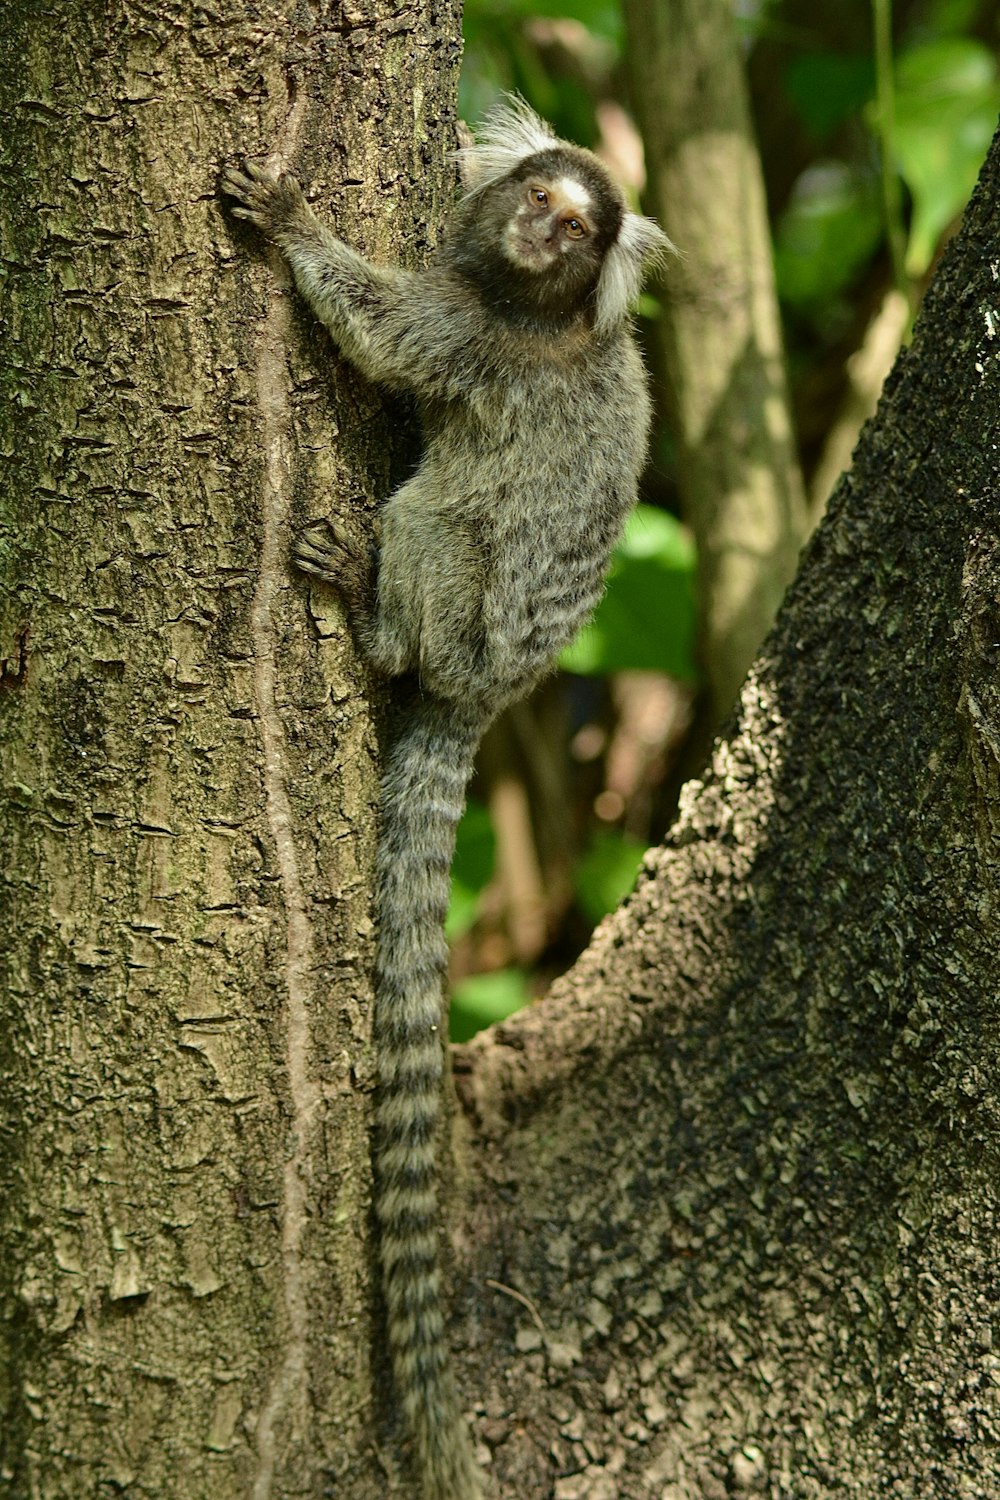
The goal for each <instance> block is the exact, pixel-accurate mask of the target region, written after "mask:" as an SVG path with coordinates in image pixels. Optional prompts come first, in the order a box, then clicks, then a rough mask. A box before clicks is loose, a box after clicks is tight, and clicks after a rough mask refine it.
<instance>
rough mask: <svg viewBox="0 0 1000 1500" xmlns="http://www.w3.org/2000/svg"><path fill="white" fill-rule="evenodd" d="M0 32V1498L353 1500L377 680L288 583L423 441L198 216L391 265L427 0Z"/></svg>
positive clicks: (49, 20) (430, 131) (94, 19)
mask: <svg viewBox="0 0 1000 1500" xmlns="http://www.w3.org/2000/svg"><path fill="white" fill-rule="evenodd" d="M4 33H5V34H4V44H3V49H2V51H0V116H2V118H3V120H4V130H3V134H4V141H3V145H2V147H0V151H2V153H3V155H2V161H3V166H2V174H3V175H2V181H3V184H4V194H3V202H2V205H0V209H2V224H0V243H2V257H0V263H2V266H3V274H4V275H5V277H6V281H7V285H6V293H7V303H6V313H5V316H6V319H7V324H6V335H7V336H6V338H5V340H4V343H3V346H2V350H0V361H2V364H0V368H2V380H3V385H4V400H3V402H2V403H0V413H2V415H0V421H2V422H3V436H2V440H0V451H2V453H3V455H4V465H3V481H2V491H0V521H2V524H3V531H2V536H0V579H2V584H0V708H2V711H3V723H2V739H0V751H2V761H0V766H2V782H0V784H2V788H3V793H4V796H3V797H2V799H0V847H2V848H3V850H4V859H3V872H2V876H0V892H2V897H3V904H2V917H3V927H4V933H5V942H4V949H5V951H4V968H5V973H4V985H5V1019H4V1025H3V1028H2V1031H0V1036H2V1039H3V1040H2V1044H0V1093H2V1097H3V1099H4V1119H3V1129H2V1135H0V1181H2V1185H3V1205H4V1208H3V1214H2V1217H0V1304H2V1315H0V1329H2V1333H0V1370H2V1375H0V1475H2V1479H0V1489H2V1491H3V1493H4V1494H9V1495H11V1496H12V1497H21V1496H28V1495H29V1494H30V1495H31V1496H33V1497H39V1500H55V1497H66V1500H82V1497H90V1496H96V1495H99V1494H100V1495H103V1494H109V1493H111V1492H115V1493H117V1492H119V1491H122V1492H125V1493H127V1494H129V1495H134V1496H140V1495H146V1496H152V1497H157V1500H169V1497H178V1500H192V1497H198V1496H206V1495H209V1494H211V1495H213V1496H216V1497H218V1500H224V1497H230V1496H231V1497H233V1500H237V1497H238V1500H248V1497H253V1500H266V1497H271V1496H279V1495H280V1496H284V1497H287V1496H293V1495H302V1496H305V1495H309V1496H314V1495H320V1494H328V1493H333V1492H334V1490H336V1493H337V1495H338V1496H343V1497H348V1500H351V1497H358V1500H370V1497H372V1496H376V1495H384V1494H385V1493H386V1490H387V1488H388V1487H389V1486H390V1479H388V1478H387V1477H386V1473H385V1470H384V1467H383V1462H384V1459H383V1456H382V1455H380V1453H379V1438H380V1427H381V1426H382V1425H383V1424H384V1420H385V1417H386V1415H387V1413H386V1412H384V1411H383V1410H381V1409H379V1407H378V1403H377V1398H376V1396H375V1395H374V1394H373V1393H374V1392H376V1391H377V1390H378V1388H379V1383H380V1378H381V1363H380V1362H381V1354H378V1355H377V1358H376V1365H375V1369H374V1370H373V1366H372V1350H373V1349H376V1350H378V1347H379V1335H378V1322H377V1318H376V1316H375V1313H376V1300H375V1299H376V1293H375V1291H374V1284H373V1277H372V1269H371V1268H372V1264H373V1255H372V1251H371V1246H370V1228H371V1226H370V1214H369V1201H370V1200H369V1194H370V1184H369V1167H368V1134H369V1123H370V1108H369V1106H370V1100H371V1084H372V1077H373V1065H372V1057H371V1049H370V1041H369V1017H370V1008H369V1003H368V1002H369V994H370V988H369V986H370V981H369V974H370V965H371V958H372V939H373V930H372V923H371V920H370V915H369V910H370V908H369V895H370V876H371V857H372V849H373V828H374V808H373V802H374V791H373V789H374V788H375V786H376V785H377V779H376V767H375V765H374V758H375V742H374V735H373V730H372V723H371V720H370V717H369V714H368V710H367V708H366V695H367V694H368V692H369V688H370V684H369V683H368V682H367V681H366V679H365V677H364V675H363V673H362V671H361V669H360V668H359V666H358V665H357V662H356V660H355V657H354V654H353V651H352V649H351V647H350V644H349V642H348V640H347V638H346V635H345V632H344V629H343V625H342V621H341V618H340V616H339V615H337V616H336V617H331V618H329V619H322V618H315V617H310V615H309V614H308V612H307V607H306V600H307V591H306V589H305V588H304V587H303V586H301V585H300V583H299V582H298V581H297V580H296V578H295V577H294V576H293V574H292V571H291V569H290V567H289V563H288V555H289V538H290V534H291V530H292V529H293V527H294V526H296V525H299V524H301V523H303V522H305V521H306V520H308V519H310V518H314V517H317V516H319V515H323V514H325V513H328V512H330V511H331V510H334V509H335V508H336V507H337V506H338V505H339V506H344V505H346V504H348V503H349V504H351V505H352V506H368V505H371V504H372V503H373V502H374V499H375V497H376V496H381V495H384V494H385V493H386V491H387V490H388V489H389V488H390V486H391V484H392V481H393V471H394V467H398V466H399V464H400V463H402V462H405V461H406V460H407V459H408V458H409V457H410V456H411V455H412V444H413V431H412V424H411V423H409V421H408V419H407V416H406V413H405V411H402V410H397V411H395V412H393V413H391V414H389V415H388V416H387V413H386V410H385V407H384V404H383V402H382V400H381V398H380V397H379V395H378V394H377V393H376V392H374V391H373V390H371V388H369V387H365V386H364V385H363V383H362V382H361V381H359V380H357V379H356V378H354V377H353V376H352V375H351V374H350V373H349V372H347V371H346V370H344V369H343V368H342V367H341V366H340V365H339V363H338V361H337V357H336V354H335V351H334V350H333V349H332V346H331V345H330V343H329V342H328V341H327V340H326V339H325V338H324V337H322V336H321V335H320V334H319V333H317V331H316V330H315V329H314V328H313V327H312V326H311V324H310V320H309V319H308V318H307V317H304V316H302V315H300V312H299V310H298V308H297V306H296V305H295V303H294V301H293V299H292V297H291V294H290V291H289V288H288V286H287V284H284V285H280V286H279V284H278V282H277V280H276V274H275V269H274V267H273V266H268V265H267V264H266V263H265V262H264V260H263V258H262V256H261V254H260V251H259V246H258V243H257V241H256V240H255V237H254V236H253V235H252V234H250V233H248V232H247V231H246V230H245V229H243V228H240V227H238V226H236V225H235V223H234V222H233V221H232V220H228V219H226V218H225V217H224V216H223V214H222V213H221V211H220V208H219V204H218V200H217V197H216V188H217V182H218V176H219V172H220V169H221V167H222V166H223V165H224V164H226V163H235V162H237V161H239V160H240V159H241V157H242V155H243V154H244V153H248V154H251V155H256V156H257V157H258V159H260V158H263V157H265V156H266V157H267V159H268V160H269V161H270V162H271V163H274V164H280V165H282V166H290V167H293V168H294V170H295V171H296V173H297V174H298V175H299V176H300V177H301V178H302V180H303V181H304V182H305V184H306V186H307V189H309V190H311V191H313V192H314V193H315V196H316V197H317V199H318V200H319V201H320V204H321V206H322V207H323V208H324V210H327V211H329V212H331V213H332V215H333V216H334V217H335V220H336V222H337V224H338V225H339V226H340V228H341V229H342V230H343V232H344V234H345V237H347V238H349V239H351V240H352V241H353V242H354V243H356V244H358V245H359V246H360V247H362V248H365V249H366V250H368V251H369V252H371V253H372V254H373V255H375V256H376V257H378V256H385V257H386V258H399V257H402V258H403V259H405V260H408V261H409V262H410V263H419V262H420V261H421V260H422V259H423V258H424V256H425V254H426V252H427V250H428V246H429V244H430V242H431V241H432V240H433V237H434V234H435V232H436V230H437V227H438V224H439V222H440V218H441V215H442V212H443V210H444V208H445V206H446V205H447V204H448V203H449V202H450V200H451V196H452V192H453V186H454V173H453V169H452V167H451V166H450V165H449V164H448V162H447V159H446V153H447V151H448V150H449V149H450V148H451V147H452V146H453V145H454V107H453V106H454V90H455V83H456V69H457V60H458V50H459V49H458V42H457V37H458V6H457V4H456V3H452V0H440V3H439V0H428V3H426V4H417V5H416V6H412V5H410V6H407V7H402V6H399V5H393V3H392V0H362V3H361V4H360V5H356V6H354V7H353V8H349V9H348V11H347V13H346V15H345V14H342V13H341V11H340V8H339V7H337V6H334V5H330V4H327V3H326V0H317V3H314V4H311V5H309V6H305V5H300V6H293V7H289V6H285V5H282V4H278V3H276V0H265V3H264V4H262V5H257V6H254V7H249V8H248V7H247V6H245V5H243V4H238V3H235V0H222V4H221V6H219V5H217V6H215V7H214V8H212V9H211V10H204V9H201V8H199V7H191V6H176V5H173V4H168V3H167V0H154V3H152V4H150V5H146V6H144V7H142V8H141V10H140V11H136V10H135V8H134V7H126V6H124V5H122V4H120V3H118V0H114V3H110V4H108V5H102V6H93V5H90V4H86V3H84V0H71V3H70V0H67V3H65V4H61V5H59V6H50V7H39V6H38V5H36V4H31V3H28V0H13V3H10V4H8V5H7V6H6V8H5V11H4ZM400 430H402V431H403V433H404V436H403V438H402V439H401V440H394V438H393V433H394V432H396V431H400ZM394 1447H395V1445H394V1444H393V1443H392V1442H387V1443H386V1444H385V1449H386V1453H388V1454H391V1453H393V1451H394Z"/></svg>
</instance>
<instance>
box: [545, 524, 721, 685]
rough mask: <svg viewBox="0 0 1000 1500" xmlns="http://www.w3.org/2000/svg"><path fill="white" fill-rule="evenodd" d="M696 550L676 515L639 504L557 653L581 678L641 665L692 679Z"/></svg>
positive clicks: (566, 667) (693, 677) (639, 668)
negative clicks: (583, 621) (589, 603)
mask: <svg viewBox="0 0 1000 1500" xmlns="http://www.w3.org/2000/svg"><path fill="white" fill-rule="evenodd" d="M694 570H695V555H694V543H693V541H692V540H691V533H690V532H689V531H688V530H687V528H686V527H685V526H682V525H681V523H680V521H678V520H677V518H676V517H675V516H672V515H670V514H669V513H668V512H667V511H663V510H655V509H654V508H653V507H652V506H651V505H638V506H636V508H635V510H634V511H633V513H632V515H631V516H630V517H629V519H628V522H627V524H626V527H625V535H624V536H623V537H622V539H621V542H620V543H619V544H618V546H617V548H616V549H615V553H614V557H613V559H612V563H611V571H610V573H609V574H608V586H607V591H606V593H605V595H604V598H603V599H602V600H601V603H600V604H599V605H598V608H597V612H596V614H595V615H594V618H593V619H592V620H591V621H590V622H589V623H588V624H587V625H585V626H584V627H583V629H582V630H581V631H580V634H579V635H578V636H577V638H576V640H575V641H574V642H573V643H572V645H570V646H568V647H567V648H566V650H565V651H564V652H563V654H562V656H561V658H560V662H559V664H560V666H561V667H562V668H563V669H564V670H565V671H567V672H577V673H579V674H580V675H582V676H595V675H597V674H601V675H607V674H609V673H611V672H622V671H627V670H630V669H631V670H646V671H658V672H667V673H669V675H670V676H671V677H678V678H680V679H681V680H682V681H685V682H694V681H695V679H696V677H697V670H696V668H695V663H694V632H695V595H694Z"/></svg>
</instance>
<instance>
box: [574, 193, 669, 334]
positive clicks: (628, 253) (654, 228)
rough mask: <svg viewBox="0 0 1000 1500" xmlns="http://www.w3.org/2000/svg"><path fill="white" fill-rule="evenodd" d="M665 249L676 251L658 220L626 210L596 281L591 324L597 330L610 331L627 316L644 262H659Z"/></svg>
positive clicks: (640, 280) (640, 286)
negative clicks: (592, 321)
mask: <svg viewBox="0 0 1000 1500" xmlns="http://www.w3.org/2000/svg"><path fill="white" fill-rule="evenodd" d="M668 253H673V254H674V255H676V254H677V249H676V247H675V246H674V245H673V244H672V243H671V241H670V240H668V239H667V236H666V235H665V234H664V233H663V230H662V229H661V228H660V227H659V225H658V224H654V223H653V221H652V219H644V218H643V217H642V215H641V214H633V213H626V215H625V217H624V219H623V220H622V227H621V229H620V230H619V231H618V238H617V239H616V240H615V243H614V244H613V245H612V246H611V249H610V250H609V251H608V253H607V255H606V256H605V257H604V265H603V266H602V267H601V274H600V278H599V280H598V282H597V315H596V317H595V319H594V327H595V328H596V329H597V332H598V333H609V332H610V331H611V330H612V329H613V328H614V327H615V326H616V325H617V324H619V323H621V322H622V321H623V319H624V318H625V317H627V315H628V310H629V308H630V307H631V306H632V303H633V302H634V301H635V299H636V298H637V297H638V295H639V292H640V290H641V288H642V276H643V270H644V267H645V266H646V264H647V262H653V263H658V262H660V261H662V260H663V258H664V257H665V256H666V255H667V254H668Z"/></svg>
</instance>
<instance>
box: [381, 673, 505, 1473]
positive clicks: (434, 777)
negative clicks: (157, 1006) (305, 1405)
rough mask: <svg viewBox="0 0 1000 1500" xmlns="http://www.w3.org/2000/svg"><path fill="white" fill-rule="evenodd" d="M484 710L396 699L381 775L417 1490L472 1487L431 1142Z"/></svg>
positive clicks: (393, 1214)
mask: <svg viewBox="0 0 1000 1500" xmlns="http://www.w3.org/2000/svg"><path fill="white" fill-rule="evenodd" d="M482 727H483V721H482V715H481V713H480V712H478V711H474V710H473V709H472V708H471V707H465V706H459V705H457V704H455V703H452V702H449V701H447V700H445V699H442V698H437V697H434V696H433V695H431V694H418V693H414V694H413V695H412V696H408V697H407V701H406V703H405V707H404V706H403V705H402V704H400V705H399V707H398V709H397V712H396V715H395V723H394V725H393V728H392V732H391V734H390V742H389V748H388V756H387V761H386V767H385V772H384V775H383V780H382V832H381V838H380V841H379V850H378V903H379V911H378V917H379V948H378V969H377V975H376V1001H375V1034H376V1044H377V1052H378V1060H379V1103H378V1122H377V1144H376V1152H375V1168H376V1207H377V1214H378V1218H379V1223H380V1228H381V1242H382V1268H383V1277H384V1286H385V1298H386V1303H387V1311H388V1328H389V1337H390V1343H391V1348H392V1365H393V1375H394V1378H395V1384H396V1389H397V1392H398V1393H399V1397H400V1399H401V1400H402V1403H403V1408H404V1415H405V1418H406V1426H407V1429H408V1431H409V1434H410V1437H411V1439H412V1441H413V1444H414V1449H415V1456H416V1466H417V1469H418V1472H419V1473H420V1478H421V1482H422V1486H423V1491H422V1493H423V1497H424V1500H479V1496H480V1494H481V1490H480V1487H479V1481H478V1479H477V1477H476V1470H475V1465H474V1462H473V1458H472V1449H471V1444H470V1441H469V1437H468V1433H467V1431H466V1429H465V1425H464V1422H463V1421H462V1417H461V1413H460V1410H459V1406H458V1398H457V1394H456V1390H455V1385H454V1382H453V1380H452V1376H451V1370H450V1365H449V1356H448V1349H447V1345H446V1342H445V1334H444V1313H443V1309H442V1299H441V1274H440V1267H439V1257H438V1219H439V1215H438V1192H437V1149H438V1142H439V1136H440V1133H441V1088H442V1070H443V1062H444V1047H445V1037H444V1022H445V1015H446V1012H445V1009H444V1000H443V993H442V988H443V979H444V972H445V967H446V964H447V958H448V949H447V944H446V941H445V936H444V921H445V915H446V913H447V909H448V898H449V893H450V872H451V860H452V854H453V852H454V848H455V828H456V825H457V823H458V820H459V818H460V817H461V814H462V809H463V807H464V804H465V788H466V784H467V782H468V779H469V776H470V774H471V771H472V762H473V757H474V755H475V751H476V746H477V744H478V742H479V738H480V734H481V732H482Z"/></svg>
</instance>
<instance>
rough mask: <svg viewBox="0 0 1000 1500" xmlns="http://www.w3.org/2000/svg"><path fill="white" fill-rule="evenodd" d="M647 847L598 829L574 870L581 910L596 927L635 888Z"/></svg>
mask: <svg viewBox="0 0 1000 1500" xmlns="http://www.w3.org/2000/svg"><path fill="white" fill-rule="evenodd" d="M645 852H646V845H645V844H640V843H637V842H636V840H635V839H630V838H628V837H626V835H624V834H619V833H612V832H611V831H610V830H609V829H607V828H595V829H594V830H593V831H592V833H591V835H590V841H589V843H588V844H587V847H586V849H585V850H584V852H583V854H582V855H581V856H580V858H579V860H578V861H577V864H576V867H575V869H574V871H573V888H574V891H575V893H576V899H577V901H578V902H579V904H580V910H581V911H582V912H583V914H584V916H585V917H586V918H587V919H588V921H589V922H590V923H591V925H592V926H594V927H596V926H597V924H598V922H600V921H602V920H603V919H604V918H605V917H606V916H607V915H608V913H609V912H612V911H614V909H615V907H616V906H619V905H620V904H621V902H622V901H624V899H625V897H626V896H627V895H628V893H629V891H630V890H631V889H632V887H633V886H634V885H635V877H636V876H637V875H638V873H639V866H640V865H641V864H642V857H643V855H644V854H645Z"/></svg>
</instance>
